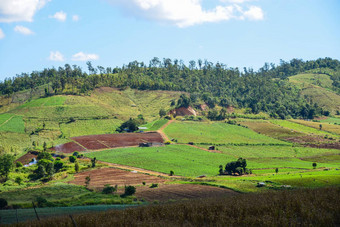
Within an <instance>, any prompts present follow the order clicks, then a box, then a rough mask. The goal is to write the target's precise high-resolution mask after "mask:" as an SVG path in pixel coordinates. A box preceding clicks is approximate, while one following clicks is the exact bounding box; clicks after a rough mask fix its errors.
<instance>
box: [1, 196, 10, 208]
mask: <svg viewBox="0 0 340 227" xmlns="http://www.w3.org/2000/svg"><path fill="white" fill-rule="evenodd" d="M7 205H8V203H7V200H6V199H4V198H0V209H3V208H5V207H6V206H7Z"/></svg>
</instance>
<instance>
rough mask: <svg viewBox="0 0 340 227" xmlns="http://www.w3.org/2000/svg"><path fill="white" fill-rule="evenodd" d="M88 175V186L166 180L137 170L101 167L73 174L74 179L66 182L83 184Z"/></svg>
mask: <svg viewBox="0 0 340 227" xmlns="http://www.w3.org/2000/svg"><path fill="white" fill-rule="evenodd" d="M87 176H90V178H91V181H90V185H89V187H90V188H103V187H104V185H106V184H109V185H113V186H114V185H118V186H125V185H141V184H142V183H143V182H145V183H146V184H152V183H164V182H165V181H166V180H165V179H163V178H160V177H157V176H152V175H147V174H141V173H138V172H137V171H134V172H132V171H125V170H121V169H116V168H102V169H95V170H90V171H84V172H81V173H77V174H76V175H74V178H75V179H74V180H72V181H70V182H68V183H71V184H77V185H85V178H86V177H87Z"/></svg>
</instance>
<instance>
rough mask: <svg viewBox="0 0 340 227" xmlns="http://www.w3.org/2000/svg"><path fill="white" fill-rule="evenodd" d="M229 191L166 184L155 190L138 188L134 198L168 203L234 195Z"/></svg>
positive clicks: (143, 187)
mask: <svg viewBox="0 0 340 227" xmlns="http://www.w3.org/2000/svg"><path fill="white" fill-rule="evenodd" d="M236 194H237V192H234V191H232V190H229V189H224V188H218V187H212V186H205V185H197V184H168V185H159V187H157V188H149V187H148V186H141V187H138V188H137V190H136V196H137V197H138V198H144V199H146V200H147V201H154V200H158V201H168V200H169V199H172V200H180V199H197V198H210V197H222V196H232V195H236Z"/></svg>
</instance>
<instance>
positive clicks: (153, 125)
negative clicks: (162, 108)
mask: <svg viewBox="0 0 340 227" xmlns="http://www.w3.org/2000/svg"><path fill="white" fill-rule="evenodd" d="M168 121H169V120H167V119H159V120H156V121H152V122H150V123H147V124H145V125H141V126H140V127H146V128H147V129H145V130H144V131H157V130H158V129H160V128H161V127H162V126H163V125H165V124H166V123H167V122H168Z"/></svg>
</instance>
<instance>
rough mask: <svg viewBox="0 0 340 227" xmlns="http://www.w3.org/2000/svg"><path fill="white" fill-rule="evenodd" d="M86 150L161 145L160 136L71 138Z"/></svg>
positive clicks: (128, 134) (117, 135)
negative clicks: (147, 143) (142, 144)
mask: <svg viewBox="0 0 340 227" xmlns="http://www.w3.org/2000/svg"><path fill="white" fill-rule="evenodd" d="M71 139H72V140H74V141H76V142H78V143H79V144H81V145H82V146H84V147H85V148H86V149H88V150H100V149H107V148H114V147H129V146H137V145H139V144H140V143H144V142H145V143H146V142H149V143H162V142H163V139H162V136H161V135H160V134H159V133H157V132H144V133H121V134H104V135H91V136H80V137H73V138H71Z"/></svg>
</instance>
